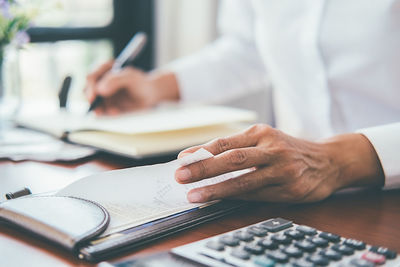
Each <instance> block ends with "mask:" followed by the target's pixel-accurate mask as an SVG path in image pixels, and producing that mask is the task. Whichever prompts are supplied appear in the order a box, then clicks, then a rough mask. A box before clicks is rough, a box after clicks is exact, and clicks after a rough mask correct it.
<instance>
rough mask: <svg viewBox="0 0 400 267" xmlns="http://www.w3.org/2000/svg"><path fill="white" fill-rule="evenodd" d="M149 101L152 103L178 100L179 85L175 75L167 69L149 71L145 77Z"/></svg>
mask: <svg viewBox="0 0 400 267" xmlns="http://www.w3.org/2000/svg"><path fill="white" fill-rule="evenodd" d="M147 81H148V85H149V90H150V91H151V96H150V98H151V101H152V102H153V104H154V105H156V104H158V103H160V102H163V101H178V100H179V99H180V95H179V86H178V81H177V79H176V76H175V74H174V73H173V72H169V71H154V72H150V73H149V74H148V77H147Z"/></svg>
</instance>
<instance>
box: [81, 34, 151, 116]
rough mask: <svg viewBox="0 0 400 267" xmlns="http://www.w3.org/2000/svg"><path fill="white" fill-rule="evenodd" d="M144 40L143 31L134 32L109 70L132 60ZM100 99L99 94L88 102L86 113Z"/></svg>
mask: <svg viewBox="0 0 400 267" xmlns="http://www.w3.org/2000/svg"><path fill="white" fill-rule="evenodd" d="M146 42H147V35H146V34H145V33H144V32H138V33H136V34H135V35H134V36H133V37H132V39H131V40H130V41H129V43H128V44H127V45H126V46H125V48H124V49H123V50H122V51H121V53H120V54H119V55H118V57H117V58H116V59H115V61H114V64H113V65H112V67H111V70H110V71H111V72H117V71H120V70H121V69H122V68H123V67H124V65H126V64H127V63H128V62H131V61H133V60H134V59H135V58H136V57H137V56H138V55H139V53H140V52H141V51H142V49H143V47H144V46H145V45H146ZM102 101H103V98H102V97H101V96H96V98H95V99H94V101H93V102H92V103H91V104H90V107H89V110H88V113H89V112H91V111H92V110H94V109H95V108H97V107H98V106H99V105H100V104H101V102H102Z"/></svg>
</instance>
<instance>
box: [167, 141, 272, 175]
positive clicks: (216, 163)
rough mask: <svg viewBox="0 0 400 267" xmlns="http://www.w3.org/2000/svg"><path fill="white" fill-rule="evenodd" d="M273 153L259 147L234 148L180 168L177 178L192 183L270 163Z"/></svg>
mask: <svg viewBox="0 0 400 267" xmlns="http://www.w3.org/2000/svg"><path fill="white" fill-rule="evenodd" d="M271 160H272V155H270V154H269V153H268V151H266V150H263V149H262V148H258V147H247V148H239V149H232V150H229V151H226V152H224V153H221V154H219V155H217V156H215V157H213V158H210V159H206V160H202V161H199V162H196V163H193V164H190V165H187V166H184V167H181V168H179V169H178V170H177V171H176V173H175V178H176V180H177V181H178V182H179V183H192V182H196V181H199V180H202V179H205V178H209V177H214V176H218V175H221V174H224V173H227V172H232V171H236V170H243V169H247V168H251V167H254V166H260V165H268V164H269V163H270V162H271Z"/></svg>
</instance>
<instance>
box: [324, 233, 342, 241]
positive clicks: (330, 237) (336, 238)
mask: <svg viewBox="0 0 400 267" xmlns="http://www.w3.org/2000/svg"><path fill="white" fill-rule="evenodd" d="M319 236H320V237H322V238H324V239H326V240H328V241H331V242H333V243H337V242H339V241H340V236H338V235H335V234H331V233H327V232H322V233H320V234H319Z"/></svg>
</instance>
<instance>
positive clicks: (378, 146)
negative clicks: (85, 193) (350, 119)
mask: <svg viewBox="0 0 400 267" xmlns="http://www.w3.org/2000/svg"><path fill="white" fill-rule="evenodd" d="M357 132H359V133H361V134H363V135H364V136H366V137H367V138H368V139H369V141H370V142H371V144H372V145H373V146H374V148H375V151H376V153H377V154H378V157H379V160H380V162H381V165H382V168H383V172H384V174H385V186H384V189H389V188H400V122H398V123H393V124H387V125H382V126H376V127H372V128H366V129H361V130H358V131H357Z"/></svg>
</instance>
